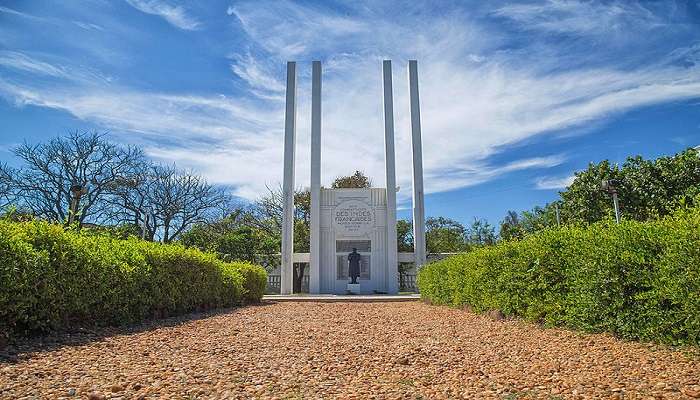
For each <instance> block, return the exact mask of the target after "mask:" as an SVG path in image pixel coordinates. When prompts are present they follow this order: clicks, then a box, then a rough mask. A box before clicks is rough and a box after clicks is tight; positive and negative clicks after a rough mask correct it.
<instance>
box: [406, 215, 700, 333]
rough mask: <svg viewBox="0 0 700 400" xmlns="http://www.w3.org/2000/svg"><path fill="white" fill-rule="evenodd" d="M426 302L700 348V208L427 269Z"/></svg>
mask: <svg viewBox="0 0 700 400" xmlns="http://www.w3.org/2000/svg"><path fill="white" fill-rule="evenodd" d="M418 287H419V288H420V292H421V296H422V297H423V298H424V299H426V300H428V301H430V302H432V303H435V304H445V305H451V306H455V307H465V306H469V307H471V308H472V309H474V310H475V311H478V312H483V311H487V310H500V311H501V312H503V313H504V314H505V315H510V316H518V317H523V318H525V319H528V320H532V321H538V322H542V323H544V324H546V325H548V326H555V325H556V326H567V327H570V328H574V329H580V330H585V331H591V332H611V333H613V334H615V335H617V336H619V337H622V338H627V339H636V340H651V341H657V342H662V343H669V344H694V345H698V344H700V208H696V209H690V210H681V211H678V212H677V213H676V214H675V215H673V216H671V217H668V218H665V219H663V220H659V221H651V222H634V221H625V222H623V223H621V224H620V225H616V224H614V223H613V222H609V221H608V222H601V223H597V224H593V225H590V226H585V227H573V226H566V227H562V228H560V229H549V230H544V231H542V232H540V233H538V234H535V235H531V236H529V237H526V238H525V239H523V240H521V241H513V242H504V243H500V244H498V245H496V246H492V247H486V248H482V249H479V250H475V251H472V252H470V253H466V254H463V255H458V256H454V257H451V258H448V259H444V260H441V261H438V262H435V263H432V264H429V265H426V266H425V267H424V268H422V269H421V270H420V272H419V273H418Z"/></svg>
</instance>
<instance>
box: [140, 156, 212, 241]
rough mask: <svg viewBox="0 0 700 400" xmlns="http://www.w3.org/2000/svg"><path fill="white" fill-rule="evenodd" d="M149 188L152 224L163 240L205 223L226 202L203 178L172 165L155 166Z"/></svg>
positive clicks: (169, 239)
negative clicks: (197, 224)
mask: <svg viewBox="0 0 700 400" xmlns="http://www.w3.org/2000/svg"><path fill="white" fill-rule="evenodd" d="M151 179H152V182H151V183H150V185H149V189H148V197H147V200H148V205H149V207H150V208H151V211H152V213H153V217H154V218H153V223H154V226H155V228H156V229H157V230H158V231H159V233H160V236H161V239H162V241H163V242H165V243H169V242H171V241H172V240H173V239H175V238H177V237H178V236H179V235H180V234H181V233H183V232H184V231H185V230H187V229H188V228H189V227H191V226H192V225H194V224H196V223H199V222H204V221H206V220H207V218H208V217H209V214H210V213H214V212H215V211H216V208H217V207H218V206H219V205H220V204H221V203H222V202H224V201H225V198H226V196H225V194H224V193H223V192H222V191H221V190H219V189H217V188H215V187H214V186H212V185H209V184H208V183H207V182H206V181H205V180H204V178H202V177H201V176H199V175H195V174H193V173H191V172H187V171H181V170H178V169H176V168H175V167H165V166H154V167H153V168H152V176H151Z"/></svg>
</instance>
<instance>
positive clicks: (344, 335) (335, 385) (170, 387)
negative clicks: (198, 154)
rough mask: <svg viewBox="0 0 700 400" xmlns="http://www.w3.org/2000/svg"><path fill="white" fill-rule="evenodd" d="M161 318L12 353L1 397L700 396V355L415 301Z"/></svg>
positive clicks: (2, 370)
mask: <svg viewBox="0 0 700 400" xmlns="http://www.w3.org/2000/svg"><path fill="white" fill-rule="evenodd" d="M190 318H192V316H190ZM168 322H169V325H168V324H167V323H162V322H161V325H153V326H146V327H138V328H132V329H131V330H120V331H119V330H105V331H99V332H95V333H91V334H73V335H67V334H63V335H60V336H56V337H53V338H47V339H45V340H44V341H43V343H37V342H32V343H25V344H23V345H22V346H20V347H19V348H17V349H15V350H12V349H11V351H14V352H19V353H18V355H17V359H16V360H10V361H8V359H7V357H8V356H7V354H6V355H5V356H4V357H5V359H4V360H3V359H0V398H3V399H4V398H21V397H23V396H27V398H41V399H43V398H58V397H71V396H73V398H91V399H101V398H122V399H139V398H192V399H194V398H197V399H199V398H226V397H228V398H279V399H285V398H291V399H297V398H299V399H301V398H305V399H306V398H348V399H350V398H354V399H365V398H393V399H397V398H401V399H403V398H414V399H417V398H445V399H448V398H449V399H452V398H501V399H515V398H517V399H521V398H547V399H553V398H624V399H636V398H644V399H646V398H672V399H674V398H692V397H700V358H698V356H697V354H688V353H684V352H681V351H669V350H665V349H663V348H660V347H656V346H652V345H647V344H639V343H628V342H621V341H618V340H615V339H613V338H611V337H610V336H607V335H584V334H579V333H575V332H569V331H566V330H561V329H542V328H539V327H537V326H535V325H532V324H528V323H524V322H520V321H495V320H492V319H490V318H488V317H486V316H481V315H475V314H471V313H468V312H464V311H458V310H454V309H449V308H445V307H434V306H429V305H425V304H422V303H418V302H410V303H273V304H265V305H261V306H253V307H245V308H241V309H236V310H233V311H229V312H226V313H221V314H217V315H211V316H208V317H206V318H200V319H190V320H183V321H181V323H176V322H180V321H172V320H171V321H168Z"/></svg>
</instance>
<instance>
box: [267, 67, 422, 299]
mask: <svg viewBox="0 0 700 400" xmlns="http://www.w3.org/2000/svg"><path fill="white" fill-rule="evenodd" d="M382 82H383V98H384V155H385V172H386V185H387V187H386V188H367V189H325V188H321V128H322V123H321V120H322V118H321V117H322V115H321V62H320V61H314V62H313V63H312V84H311V226H310V254H309V292H310V293H315V294H317V293H334V294H344V293H347V292H352V293H357V294H360V293H361V294H373V293H389V294H396V293H398V290H399V276H398V261H399V260H398V258H399V257H398V252H397V243H396V164H395V163H396V155H395V148H394V104H393V103H394V100H393V88H392V70H391V61H390V60H384V61H383V63H382ZM408 85H409V97H410V102H409V103H410V115H411V148H412V160H413V237H414V248H415V250H414V253H413V259H414V262H415V265H416V267H420V266H421V265H423V264H425V205H424V194H423V161H422V143H421V124H420V101H419V98H418V66H417V62H416V61H415V60H410V61H409V62H408ZM295 142H296V62H294V61H290V62H288V63H287V89H286V107H285V126H284V178H283V183H282V193H283V216H282V252H281V266H280V279H281V281H280V293H281V294H291V293H292V288H293V282H292V279H293V273H292V271H293V261H294V259H295V257H294V253H293V251H294V250H293V249H294V176H295V173H294V172H295V171H294V160H295ZM351 253H352V254H351ZM350 281H355V282H356V283H355V284H353V283H350Z"/></svg>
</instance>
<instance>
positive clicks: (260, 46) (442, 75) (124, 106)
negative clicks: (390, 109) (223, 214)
mask: <svg viewBox="0 0 700 400" xmlns="http://www.w3.org/2000/svg"><path fill="white" fill-rule="evenodd" d="M414 58H415V59H417V60H418V67H419V79H420V95H421V106H422V110H421V113H422V114H421V116H422V125H423V145H424V165H425V185H426V192H427V196H426V207H427V214H428V215H436V216H437V215H442V216H447V217H452V218H455V219H458V220H460V221H463V222H467V223H468V222H469V221H471V219H472V218H474V217H485V218H487V219H489V220H490V221H491V222H492V223H497V222H498V220H500V218H501V217H502V216H503V215H504V214H505V212H506V211H507V210H509V209H514V210H523V209H529V208H531V207H532V206H534V205H537V204H544V203H546V202H548V201H552V200H554V199H555V198H556V196H557V191H558V190H561V189H562V188H563V187H564V186H566V184H567V182H569V181H570V179H571V178H570V177H571V176H572V174H573V172H574V171H576V170H579V169H582V168H585V167H586V165H587V164H588V162H590V161H599V160H602V159H606V158H607V159H610V160H613V161H616V162H622V161H623V160H624V158H625V157H626V156H627V155H632V154H642V155H644V156H645V157H657V156H660V155H664V154H673V153H675V152H678V151H680V150H683V149H684V148H686V147H688V146H695V145H698V144H700V2H697V1H692V0H689V1H678V2H673V1H656V2H640V3H636V2H634V1H618V2H616V1H605V2H588V1H587V2H578V1H567V0H551V1H535V2H511V1H503V2H501V1H489V2H482V1H472V2H449V1H440V2H433V1H425V2H422V1H405V2H377V1H353V2H334V1H322V2H287V1H275V2H265V1H206V2H199V1H198V2H195V1H192V2H176V1H165V0H150V1H146V0H127V1H116V0H115V1H106V0H105V1H103V0H84V1H68V0H66V1H61V2H50V1H35V0H33V1H12V0H0V160H2V161H5V162H9V163H16V160H13V159H12V155H11V153H10V152H9V151H8V150H9V149H10V148H12V146H14V145H16V144H17V143H20V142H22V141H23V140H27V141H30V142H38V141H41V140H45V139H46V138H48V137H52V136H55V135H58V134H62V133H65V132H67V131H70V130H76V129H78V130H86V129H90V130H92V129H96V130H99V131H108V132H110V133H109V134H110V135H111V137H112V138H113V140H115V141H118V142H120V143H133V144H138V145H140V146H142V147H143V148H144V149H145V150H146V152H147V154H148V155H149V156H150V157H152V158H154V159H156V160H159V161H162V162H168V163H170V162H175V163H176V164H177V165H179V166H181V167H183V168H192V169H194V170H196V171H198V172H200V173H202V174H203V175H205V176H206V177H207V178H208V179H209V181H210V182H212V183H215V184H221V185H226V186H227V187H230V188H231V190H232V192H233V193H234V194H235V195H237V196H239V197H241V198H242V199H246V200H252V199H255V198H256V197H257V196H258V195H260V194H262V193H264V191H265V186H266V185H267V186H276V185H277V184H278V183H279V182H280V181H281V177H282V134H283V118H284V101H283V95H284V76H285V75H284V68H285V62H286V61H287V60H296V61H298V63H299V66H298V69H299V86H298V95H299V108H298V137H297V184H298V186H299V187H303V186H307V185H308V180H309V133H310V132H309V131H310V124H309V119H310V75H311V61H312V60H316V59H319V60H321V61H322V62H323V65H324V82H323V84H324V86H323V90H324V92H323V96H324V99H323V101H324V103H323V152H322V165H323V174H322V182H323V183H324V184H329V183H330V182H331V180H332V179H333V178H334V177H335V176H338V175H341V174H346V173H351V172H352V171H354V170H355V169H360V170H364V171H365V172H366V173H368V174H369V175H370V176H371V177H372V178H373V180H374V182H375V184H376V185H378V186H381V185H383V183H384V177H383V162H384V160H383V131H382V129H383V123H382V114H381V112H382V99H381V60H382V59H392V60H393V61H394V95H395V118H396V128H397V132H396V135H397V137H396V143H397V151H398V154H397V167H398V177H397V179H398V182H399V185H400V186H401V191H400V192H399V202H400V205H399V206H400V208H401V210H400V212H399V216H400V217H409V215H410V211H409V209H410V193H411V165H410V139H409V122H408V98H407V79H406V75H407V73H406V64H407V60H408V59H414Z"/></svg>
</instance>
